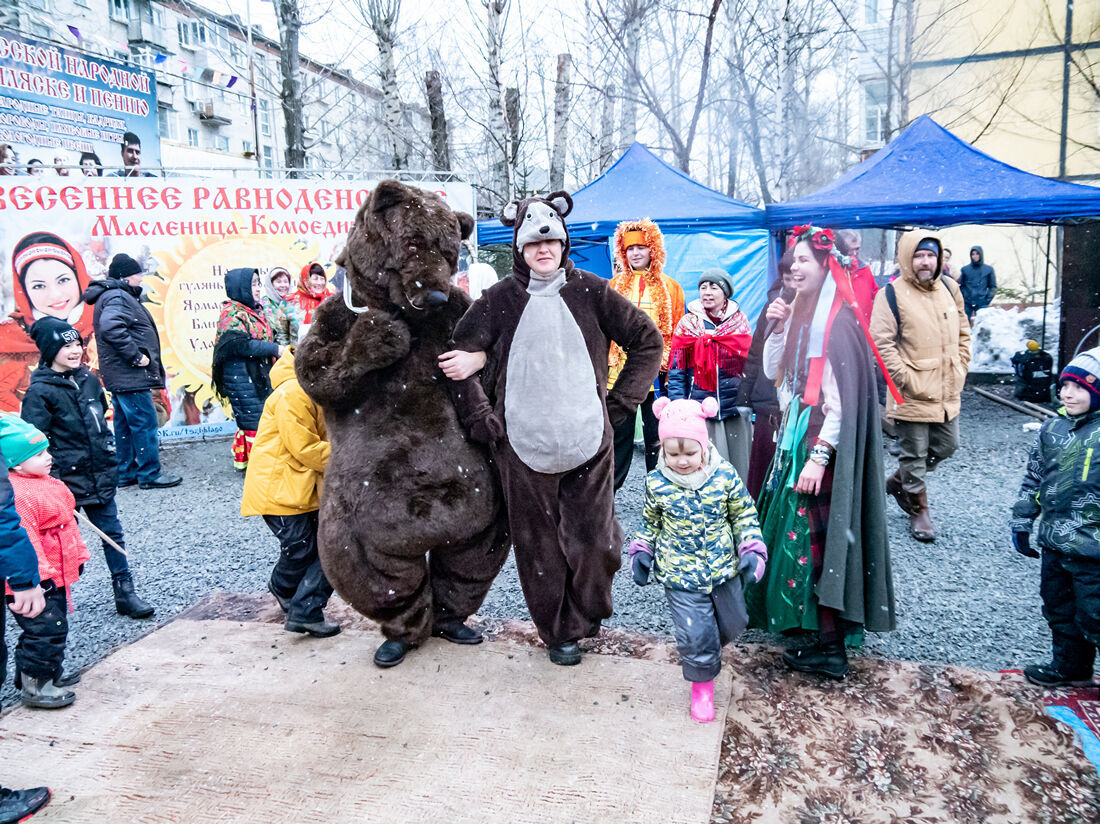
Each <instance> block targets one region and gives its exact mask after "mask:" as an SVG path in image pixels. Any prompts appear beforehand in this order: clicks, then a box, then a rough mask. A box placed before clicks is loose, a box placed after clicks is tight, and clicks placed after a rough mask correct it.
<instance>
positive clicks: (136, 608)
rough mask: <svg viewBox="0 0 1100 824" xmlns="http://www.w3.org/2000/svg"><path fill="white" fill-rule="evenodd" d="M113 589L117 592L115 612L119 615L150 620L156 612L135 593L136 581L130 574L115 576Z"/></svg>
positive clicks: (122, 573)
mask: <svg viewBox="0 0 1100 824" xmlns="http://www.w3.org/2000/svg"><path fill="white" fill-rule="evenodd" d="M111 587H112V588H113V589H114V591H115V610H116V611H117V612H118V614H119V615H128V616H130V617H131V618H148V617H150V616H151V615H152V614H153V612H154V611H155V610H154V609H153V605H152V604H150V603H149V602H148V601H145V600H143V599H141V598H139V597H138V594H137V593H136V592H134V579H133V577H132V576H131V575H130V573H129V572H120V573H119V574H118V575H115V576H113V577H112V578H111Z"/></svg>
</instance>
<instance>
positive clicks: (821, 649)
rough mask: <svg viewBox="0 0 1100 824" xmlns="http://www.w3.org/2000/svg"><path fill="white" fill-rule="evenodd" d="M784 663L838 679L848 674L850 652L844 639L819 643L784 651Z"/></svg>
mask: <svg viewBox="0 0 1100 824" xmlns="http://www.w3.org/2000/svg"><path fill="white" fill-rule="evenodd" d="M783 663H784V664H786V665H787V666H788V667H790V668H791V669H793V670H798V671H799V672H811V673H813V674H815V675H824V676H826V677H828V678H835V679H836V680H837V681H839V680H841V679H842V678H844V676H845V675H847V674H848V653H847V651H846V650H845V649H844V641H843V640H840V641H830V642H829V643H825V644H823V643H820V642H819V643H817V644H814V645H813V646H812V647H806V648H805V649H796V650H787V651H786V652H785V653H783Z"/></svg>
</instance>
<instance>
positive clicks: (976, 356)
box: [970, 304, 1058, 373]
mask: <svg viewBox="0 0 1100 824" xmlns="http://www.w3.org/2000/svg"><path fill="white" fill-rule="evenodd" d="M1046 331H1047V334H1046V346H1045V347H1044V348H1045V349H1046V350H1047V351H1048V352H1050V353H1052V354H1054V353H1055V352H1057V350H1058V305H1057V304H1050V305H1049V306H1047V322H1046ZM970 338H971V348H972V357H971V359H970V371H971V372H993V373H1004V372H1008V373H1011V372H1012V356H1013V355H1014V354H1016V353H1017V352H1019V351H1020V350H1022V349H1024V348H1025V347H1026V345H1027V342H1028V341H1029V340H1036V341H1042V340H1043V307H1042V306H1029V307H1027V308H1026V309H1003V308H1001V307H999V306H989V307H987V308H985V309H979V310H978V314H977V315H976V316H975V317H974V325H973V327H972V329H971V330H970ZM1056 357H1057V356H1056Z"/></svg>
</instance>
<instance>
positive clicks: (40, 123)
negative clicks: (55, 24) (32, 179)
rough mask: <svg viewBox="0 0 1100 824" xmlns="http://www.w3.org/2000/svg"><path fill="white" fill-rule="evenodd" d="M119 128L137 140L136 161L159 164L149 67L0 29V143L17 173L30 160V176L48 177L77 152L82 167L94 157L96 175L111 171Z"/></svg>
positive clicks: (118, 156)
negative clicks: (138, 158) (6, 147)
mask: <svg viewBox="0 0 1100 824" xmlns="http://www.w3.org/2000/svg"><path fill="white" fill-rule="evenodd" d="M126 132H133V133H134V134H136V135H137V136H138V138H139V139H140V140H141V150H142V157H141V162H142V166H145V167H156V166H159V165H160V140H159V137H158V127H157V84H156V79H155V78H154V76H153V73H152V72H149V71H145V70H143V69H139V68H135V67H133V66H124V65H122V64H121V63H115V62H113V61H111V60H106V59H104V58H102V57H97V56H94V55H90V54H84V53H82V52H78V51H74V50H72V49H67V48H64V47H61V46H55V45H53V44H51V43H43V42H41V41H38V40H33V39H31V38H28V37H24V36H23V35H20V34H15V33H13V32H9V31H7V30H4V29H0V143H8V144H10V145H11V146H12V147H13V148H14V149H15V151H16V157H15V159H14V162H15V165H16V168H17V169H18V172H19V174H26V173H27V169H28V165H29V164H31V161H33V160H38V161H41V163H42V166H41V167H37V166H34V168H40V169H41V171H39V172H37V174H46V175H49V176H50V177H54V176H56V175H57V174H58V173H57V172H55V171H54V166H55V165H58V164H59V165H70V166H76V165H77V164H79V163H81V162H82V161H81V156H82V155H83V156H85V160H84V162H85V163H87V165H88V166H89V167H94V165H95V164H94V163H93V162H92V160H93V159H92V158H90V157H88V155H94V159H95V160H98V161H99V166H100V167H101V168H100V169H99V172H98V173H99V174H101V175H103V174H108V175H109V174H113V173H117V172H118V171H119V170H120V169H121V167H122V153H121V144H122V136H123V135H124V134H125V133H126ZM0 160H4V158H0ZM103 167H106V171H104V169H103ZM112 167H114V168H113V169H112ZM89 173H90V170H89ZM68 174H69V175H70V176H75V175H78V174H81V172H79V171H77V170H70V171H69V173H68Z"/></svg>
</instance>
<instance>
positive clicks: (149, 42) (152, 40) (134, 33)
mask: <svg viewBox="0 0 1100 824" xmlns="http://www.w3.org/2000/svg"><path fill="white" fill-rule="evenodd" d="M126 26H127V40H128V41H129V42H130V46H131V47H134V46H139V47H140V46H153V47H155V48H157V49H160V50H161V51H168V33H167V32H166V31H165V30H164V29H162V28H160V27H158V26H154V25H153V24H152V23H150V22H148V21H145V20H141V19H134V20H130V21H129V22H128V23H127V24H126Z"/></svg>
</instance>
